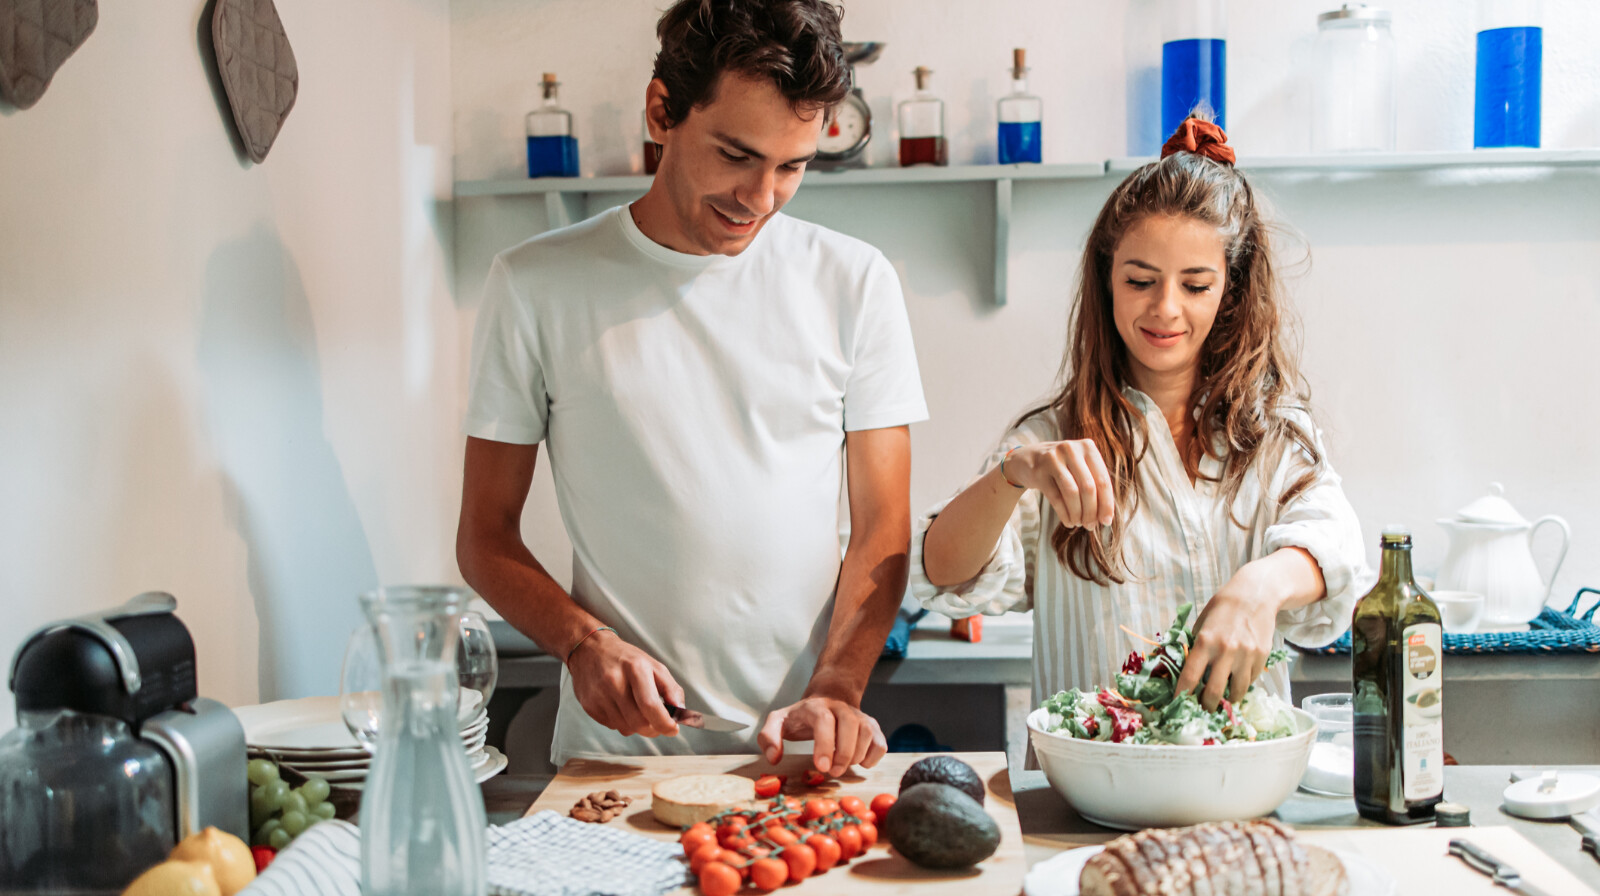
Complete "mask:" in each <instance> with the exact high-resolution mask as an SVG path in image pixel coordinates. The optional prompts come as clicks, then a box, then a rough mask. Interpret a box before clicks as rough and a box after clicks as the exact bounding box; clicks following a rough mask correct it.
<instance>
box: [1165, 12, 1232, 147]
mask: <svg viewBox="0 0 1600 896" xmlns="http://www.w3.org/2000/svg"><path fill="white" fill-rule="evenodd" d="M1166 7H1167V9H1166V12H1167V15H1166V28H1165V33H1166V41H1165V42H1164V43H1163V44H1162V45H1161V132H1162V134H1163V139H1164V138H1165V136H1166V135H1170V134H1171V133H1172V132H1173V131H1176V130H1177V129H1178V126H1179V125H1181V124H1183V120H1184V119H1186V118H1188V117H1189V116H1190V115H1191V114H1196V113H1199V114H1202V115H1204V116H1207V117H1209V118H1210V119H1211V120H1212V121H1213V122H1215V123H1216V125H1217V126H1218V127H1222V128H1225V127H1227V126H1228V125H1227V112H1228V90H1227V81H1228V42H1227V31H1228V16H1227V5H1226V3H1225V0H1167V4H1166Z"/></svg>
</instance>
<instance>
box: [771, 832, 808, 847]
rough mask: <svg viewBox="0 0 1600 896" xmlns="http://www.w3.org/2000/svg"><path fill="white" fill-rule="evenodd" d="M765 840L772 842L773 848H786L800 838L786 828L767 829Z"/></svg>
mask: <svg viewBox="0 0 1600 896" xmlns="http://www.w3.org/2000/svg"><path fill="white" fill-rule="evenodd" d="M767 839H768V840H770V841H772V844H773V845H774V846H788V845H789V844H791V843H793V842H795V841H796V840H799V839H800V838H799V837H798V836H796V835H795V832H794V831H791V830H789V829H788V828H767Z"/></svg>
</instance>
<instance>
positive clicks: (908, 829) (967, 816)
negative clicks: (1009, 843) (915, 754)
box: [883, 781, 1000, 868]
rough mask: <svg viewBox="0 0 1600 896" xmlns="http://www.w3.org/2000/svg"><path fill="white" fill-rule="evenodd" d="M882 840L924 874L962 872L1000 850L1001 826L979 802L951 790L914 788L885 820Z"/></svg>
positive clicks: (933, 784)
mask: <svg viewBox="0 0 1600 896" xmlns="http://www.w3.org/2000/svg"><path fill="white" fill-rule="evenodd" d="M883 831H884V836H885V837H887V838H889V842H890V843H891V844H893V845H894V848H895V850H896V851H897V852H899V853H900V854H901V855H903V856H905V857H906V858H907V859H909V860H911V861H912V862H913V863H915V864H917V865H921V866H922V867H924V868H965V867H967V866H969V865H975V864H977V863H978V862H981V861H983V860H984V859H987V858H988V857H990V856H992V855H994V851H995V850H996V849H999V848H1000V826H999V825H998V824H995V821H994V819H993V818H991V817H989V813H988V812H985V811H984V810H983V807H982V806H980V805H978V802H977V800H974V799H973V798H972V797H970V796H967V795H966V794H965V793H963V792H962V791H960V790H958V789H956V788H954V787H951V786H950V785H949V784H940V783H937V782H932V781H930V782H928V783H925V784H913V785H911V786H910V787H907V788H906V789H905V790H904V791H902V792H901V794H900V798H899V799H898V800H896V801H895V804H894V805H893V806H891V807H890V808H889V815H888V817H887V818H885V819H884V820H883Z"/></svg>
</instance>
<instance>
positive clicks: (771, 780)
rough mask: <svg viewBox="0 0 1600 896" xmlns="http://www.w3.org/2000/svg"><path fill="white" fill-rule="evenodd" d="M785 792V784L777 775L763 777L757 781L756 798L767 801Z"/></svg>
mask: <svg viewBox="0 0 1600 896" xmlns="http://www.w3.org/2000/svg"><path fill="white" fill-rule="evenodd" d="M782 790H783V782H782V781H780V780H778V776H777V775H762V776H761V777H759V778H757V779H756V796H758V797H760V798H762V799H767V798H768V797H774V796H777V795H778V793H779V792H780V791H782Z"/></svg>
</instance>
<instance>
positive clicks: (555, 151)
mask: <svg viewBox="0 0 1600 896" xmlns="http://www.w3.org/2000/svg"><path fill="white" fill-rule="evenodd" d="M540 86H541V87H542V88H543V90H544V104H543V105H541V106H540V107H539V108H537V109H535V110H533V111H532V112H529V113H528V119H527V123H528V176H529V177H577V176H578V138H576V137H574V136H572V113H571V112H568V111H566V110H565V109H562V108H561V107H560V106H558V105H556V90H557V89H558V88H560V86H561V82H560V81H557V80H556V75H555V72H545V73H544V80H543V81H542V82H541V85H540Z"/></svg>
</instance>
